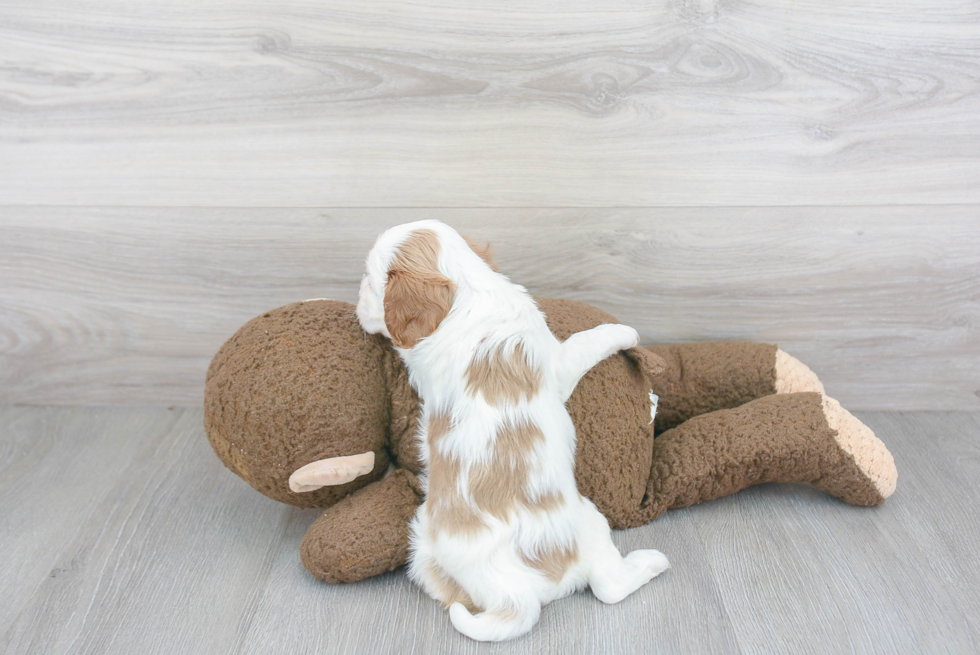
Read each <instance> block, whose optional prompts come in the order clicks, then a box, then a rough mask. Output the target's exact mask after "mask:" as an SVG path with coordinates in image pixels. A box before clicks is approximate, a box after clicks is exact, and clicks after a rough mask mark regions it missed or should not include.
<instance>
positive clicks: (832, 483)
mask: <svg viewBox="0 0 980 655" xmlns="http://www.w3.org/2000/svg"><path fill="white" fill-rule="evenodd" d="M823 412H824V416H825V417H826V419H827V425H829V426H830V428H831V429H832V430H834V431H835V432H836V433H837V434H836V436H835V437H834V439H835V440H836V442H837V446H838V447H839V448H840V450H841V451H842V456H841V461H840V462H839V463H838V464H837V465H836V466H834V467H833V469H832V470H831V471H829V472H828V473H827V474H825V475H824V476H822V477H821V478H820V479H819V480H816V481H815V482H814V483H813V484H814V486H816V487H817V488H818V489H822V490H823V491H826V492H827V493H829V494H832V495H834V496H837V497H838V498H841V499H842V500H845V501H847V502H849V503H852V504H854V505H879V504H881V503H883V502H884V501H885V499H886V498H888V497H889V496H891V495H892V494H893V493H894V492H895V485H896V484H897V482H898V470H897V469H896V468H895V460H894V458H893V457H892V454H891V453H890V452H888V449H887V448H886V447H885V444H883V443H882V442H881V440H880V439H878V437H876V436H875V434H874V432H872V431H871V428H869V427H868V426H866V425H865V424H864V423H862V422H861V421H859V420H858V419H856V418H855V417H854V416H853V415H852V414H851V413H850V412H848V411H847V410H846V409H844V408H843V407H841V405H840V403H839V402H837V401H836V400H834V399H833V398H830V397H828V396H823Z"/></svg>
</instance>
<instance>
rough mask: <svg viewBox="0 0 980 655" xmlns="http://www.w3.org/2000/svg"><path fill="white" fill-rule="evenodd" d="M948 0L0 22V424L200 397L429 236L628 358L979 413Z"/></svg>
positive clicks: (974, 288) (957, 19)
mask: <svg viewBox="0 0 980 655" xmlns="http://www.w3.org/2000/svg"><path fill="white" fill-rule="evenodd" d="M978 25H980V6H978V5H977V3H976V2H974V1H972V0H908V1H907V2H903V3H900V4H899V5H896V3H892V2H884V1H883V0H869V1H867V2H862V3H858V4H857V5H856V4H855V3H852V2H845V1H844V0H796V1H794V2H787V1H784V0H745V1H740V2H735V1H725V0H718V1H715V0H669V1H668V0H643V1H642V2H640V1H632V0H611V1H610V2H604V3H595V2H584V1H580V0H565V1H562V2H557V1H556V0H540V1H531V2H510V1H503V2H501V1H499V0H494V2H489V1H482V2H476V3H464V4H460V3H439V2H433V1H431V0H423V1H419V2H412V1H409V0H380V1H377V2H362V1H360V0H358V1H354V0H324V1H323V2H309V1H307V0H283V1H279V2H273V1H272V0H250V1H246V2H242V1H241V0H235V1H232V0H214V1H211V2H208V3H200V2H196V1H195V2H192V1H191V0H168V1H164V0H143V1H141V2H131V1H129V0H93V1H92V2H88V3H85V5H84V6H82V5H78V4H77V3H71V2H68V1H67V0H30V1H27V0H21V1H17V0H7V1H5V2H3V3H2V4H0V403H21V404H49V403H50V404H92V403H95V404H133V403H151V404H160V403H163V404H181V405H194V404H198V403H200V396H201V390H202V388H203V376H204V371H205V368H206V366H207V362H208V360H209V358H210V356H211V355H212V354H213V353H214V351H215V349H216V348H217V347H218V346H219V345H220V344H221V342H222V341H223V340H224V339H225V338H227V337H228V336H230V334H231V333H232V332H234V330H235V329H236V328H237V327H238V326H239V325H241V323H243V322H244V321H246V320H247V319H248V318H250V317H251V316H253V315H255V314H257V313H259V312H261V311H263V310H265V309H268V308H270V307H274V306H277V305H280V304H284V303H286V302H291V301H295V300H301V299H305V298H310V297H321V296H327V297H334V298H340V299H344V300H351V301H352V300H354V298H355V295H356V283H357V281H358V279H359V277H360V273H361V261H362V259H363V256H364V254H365V253H366V252H367V249H368V248H369V247H370V245H371V242H372V240H373V238H374V237H375V236H376V234H377V233H378V232H379V231H381V230H383V229H384V228H386V227H388V226H390V225H394V224H396V223H399V222H403V221H407V220H416V219H419V218H433V217H434V218H440V219H443V220H446V221H447V222H450V223H452V224H454V225H456V226H458V227H459V228H460V229H461V230H463V231H466V232H469V233H470V234H472V235H473V236H474V237H477V238H478V239H484V240H489V241H492V242H494V244H495V246H496V249H497V252H498V260H499V262H500V264H501V267H502V269H503V270H504V271H505V272H506V273H508V274H510V275H511V277H512V278H513V279H514V280H515V281H518V282H520V283H522V284H524V285H525V286H527V287H528V288H529V289H530V290H531V291H532V292H533V293H535V294H537V295H541V296H552V297H567V298H575V299H580V300H586V301H588V302H591V303H593V304H596V305H598V306H600V307H603V308H605V309H608V310H609V311H612V312H613V313H615V314H616V315H617V316H618V317H619V318H620V320H622V321H624V322H627V323H630V324H632V325H634V326H635V327H637V328H638V329H639V330H640V331H641V333H642V335H643V337H644V338H645V339H646V340H647V341H649V342H661V343H663V342H674V341H684V340H706V339H722V338H743V339H753V340H762V341H770V342H777V343H779V344H780V345H781V346H783V347H784V348H785V349H786V350H788V351H790V352H792V353H794V354H796V355H798V356H799V357H800V358H801V359H803V360H804V361H806V362H807V363H808V364H810V365H811V366H812V367H813V368H814V370H816V371H817V372H818V374H820V375H821V377H822V378H823V379H824V381H825V383H826V384H827V387H828V391H829V392H830V393H831V394H832V395H834V396H836V397H838V398H839V399H840V400H841V401H842V402H844V403H845V404H846V405H848V406H849V407H851V408H853V409H978V408H980V27H978Z"/></svg>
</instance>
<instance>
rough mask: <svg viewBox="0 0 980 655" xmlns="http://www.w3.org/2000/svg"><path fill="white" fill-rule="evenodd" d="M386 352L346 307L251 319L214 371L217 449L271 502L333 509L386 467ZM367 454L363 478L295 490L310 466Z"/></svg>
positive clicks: (210, 426)
mask: <svg viewBox="0 0 980 655" xmlns="http://www.w3.org/2000/svg"><path fill="white" fill-rule="evenodd" d="M389 350H390V348H389V347H388V345H387V344H386V343H385V340H384V339H383V338H382V337H375V336H370V335H366V334H364V332H363V331H362V330H360V328H359V327H358V326H357V319H356V317H355V316H354V312H353V307H352V306H351V305H349V304H347V303H342V302H335V301H314V302H311V303H297V304H293V305H288V306H286V307H282V308H279V309H277V310H273V311H271V312H267V313H265V314H263V315H261V316H258V317H256V318H254V319H252V320H251V321H249V322H248V323H246V324H245V325H244V326H243V327H242V328H241V329H240V330H239V331H238V332H237V333H236V334H235V335H234V336H233V337H232V338H231V339H229V340H228V341H227V342H226V343H225V344H224V345H223V346H222V347H221V349H220V350H219V351H218V354H217V355H215V357H214V359H213V360H212V362H211V366H210V367H209V368H208V375H207V385H206V391H205V396H204V404H205V411H204V419H205V427H206V430H207V434H208V439H209V440H210V441H211V445H212V446H213V447H214V450H215V452H216V453H217V454H218V456H219V457H220V458H221V461H223V462H224V463H225V465H226V466H227V467H228V468H230V469H231V470H232V471H234V472H235V473H237V474H238V475H239V476H241V477H242V478H243V479H244V480H245V481H246V482H248V483H249V484H250V485H252V486H253V487H255V488H256V489H257V490H259V491H261V492H262V493H264V494H265V495H267V496H269V497H270V498H273V499H275V500H280V501H282V502H284V503H289V504H290V505H296V506H298V507H326V506H328V505H332V504H333V503H334V502H336V501H337V500H339V499H340V498H343V497H344V496H346V495H347V494H349V493H351V492H352V491H354V490H355V489H358V488H360V487H363V486H364V485H366V484H368V483H370V482H373V481H374V480H377V479H378V478H379V477H381V475H382V474H383V473H384V471H385V470H386V469H387V468H388V463H389V461H390V458H389V449H388V448H387V442H388V439H389V425H388V424H389V416H390V406H391V396H390V394H389V391H388V384H387V381H386V374H387V372H386V371H385V363H386V358H385V354H386V353H387V352H388V351H389ZM297 437H301V438H297ZM364 452H373V453H374V456H375V457H374V468H373V470H372V471H371V472H370V473H368V474H366V475H362V476H360V477H358V478H356V479H354V480H353V481H351V482H349V483H347V484H342V485H336V486H328V487H323V488H322V489H318V490H316V491H312V492H308V493H296V492H293V491H291V490H290V488H289V484H288V480H289V476H290V474H292V473H293V471H295V470H296V469H298V468H300V467H301V466H303V465H305V464H307V463H309V462H313V461H317V460H321V459H325V458H329V457H338V456H347V455H354V454H357V453H364Z"/></svg>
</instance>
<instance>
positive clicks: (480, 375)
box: [466, 344, 541, 405]
mask: <svg viewBox="0 0 980 655" xmlns="http://www.w3.org/2000/svg"><path fill="white" fill-rule="evenodd" d="M503 349H504V347H503V344H501V345H500V346H499V347H498V348H497V350H496V351H495V352H493V353H491V354H490V356H489V357H480V358H474V359H473V360H472V361H471V362H470V364H469V366H467V367H466V391H467V392H468V393H470V394H471V395H475V394H476V393H477V392H480V393H482V394H483V397H484V399H486V401H487V402H488V403H489V404H491V405H500V404H502V403H503V402H504V401H508V402H511V403H517V402H519V401H520V400H521V399H524V400H530V399H531V398H533V397H534V395H535V394H536V393H537V392H538V386H539V385H540V382H541V380H540V379H539V377H538V372H537V371H535V370H534V369H533V368H531V363H530V362H529V361H528V359H527V354H525V352H524V347H523V346H522V345H521V344H517V345H516V346H515V347H514V350H513V351H511V353H510V355H509V356H507V357H504V354H503Z"/></svg>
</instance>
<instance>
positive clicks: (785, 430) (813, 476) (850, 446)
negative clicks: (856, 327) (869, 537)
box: [635, 393, 898, 525]
mask: <svg viewBox="0 0 980 655" xmlns="http://www.w3.org/2000/svg"><path fill="white" fill-rule="evenodd" d="M897 477H898V473H897V471H896V470H895V462H894V460H893V459H892V456H891V454H890V453H889V452H888V450H887V449H886V448H885V446H884V444H882V443H881V441H879V440H878V439H877V437H875V436H874V433H872V432H871V430H870V429H868V427H867V426H865V425H864V424H863V423H861V422H860V421H858V420H857V419H856V418H854V417H853V416H851V415H850V414H849V413H848V412H847V411H846V410H844V409H843V408H841V407H840V405H839V404H838V403H837V401H835V400H833V399H830V398H827V397H826V396H822V395H821V394H818V393H794V394H778V395H770V396H765V397H763V398H759V399H757V400H754V401H752V402H749V403H747V404H745V405H743V406H741V407H737V408H734V409H727V410H719V411H716V412H711V413H708V414H703V415H701V416H697V417H695V418H693V419H691V420H689V421H687V422H685V423H683V424H682V425H680V426H678V427H676V428H673V429H671V430H668V431H667V432H664V433H663V434H661V435H660V436H659V437H657V439H656V440H655V442H654V453H653V466H652V470H651V475H650V481H649V483H648V487H647V495H646V497H645V499H644V501H643V506H642V507H641V508H639V511H638V513H637V515H636V518H637V520H636V523H635V525H640V524H642V523H645V522H647V521H650V520H652V519H654V518H656V517H657V516H659V515H660V514H661V513H663V512H664V511H666V510H667V509H670V508H672V507H684V506H687V505H693V504H694V503H700V502H703V501H706V500H712V499H714V498H720V497H722V496H727V495H729V494H733V493H735V492H736V491H739V490H741V489H744V488H746V487H749V486H751V485H755V484H760V483H762V482H807V483H810V484H813V485H814V486H816V487H818V488H820V489H822V490H824V491H826V492H828V493H830V494H832V495H834V496H836V497H838V498H840V499H841V500H844V501H846V502H848V503H852V504H855V505H877V504H880V503H882V502H884V500H885V498H887V497H888V496H890V495H891V494H892V492H893V491H894V490H895V482H896V479H897Z"/></svg>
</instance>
